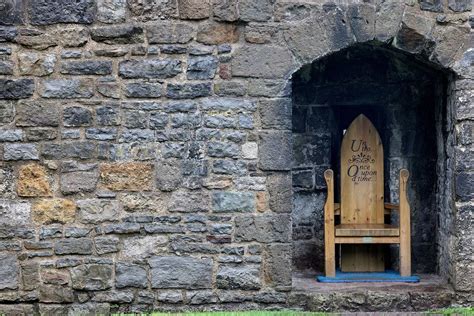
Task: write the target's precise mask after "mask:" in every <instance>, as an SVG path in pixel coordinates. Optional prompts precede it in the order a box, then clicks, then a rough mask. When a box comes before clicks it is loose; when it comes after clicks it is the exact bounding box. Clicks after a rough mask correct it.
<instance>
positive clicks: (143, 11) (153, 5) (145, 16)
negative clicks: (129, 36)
mask: <svg viewBox="0 0 474 316" xmlns="http://www.w3.org/2000/svg"><path fill="white" fill-rule="evenodd" d="M127 3H128V8H129V10H130V12H131V13H132V16H133V17H134V18H136V19H138V20H139V21H150V20H161V21H160V23H161V22H162V21H163V19H167V18H170V17H173V18H177V17H178V3H177V0H163V1H149V0H148V1H146V2H143V0H128V1H127Z"/></svg>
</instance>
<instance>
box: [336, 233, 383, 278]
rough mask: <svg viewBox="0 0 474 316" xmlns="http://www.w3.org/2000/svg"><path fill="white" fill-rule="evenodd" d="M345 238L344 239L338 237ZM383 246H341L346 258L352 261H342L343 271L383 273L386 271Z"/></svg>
mask: <svg viewBox="0 0 474 316" xmlns="http://www.w3.org/2000/svg"><path fill="white" fill-rule="evenodd" d="M336 238H344V237H336ZM382 247H383V245H374V244H364V245H361V244H352V245H350V244H349V245H348V244H345V245H341V251H342V253H343V255H344V256H346V258H347V257H350V258H351V259H352V260H341V271H344V272H346V271H350V272H375V271H377V272H382V271H384V270H385V263H384V253H383V248H382Z"/></svg>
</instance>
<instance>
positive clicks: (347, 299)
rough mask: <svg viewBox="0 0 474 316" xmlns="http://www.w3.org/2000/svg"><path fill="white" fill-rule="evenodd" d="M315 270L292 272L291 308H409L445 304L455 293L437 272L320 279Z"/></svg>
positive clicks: (452, 300)
mask: <svg viewBox="0 0 474 316" xmlns="http://www.w3.org/2000/svg"><path fill="white" fill-rule="evenodd" d="M315 276H316V274H315V273H296V274H294V275H293V289H292V292H291V293H290V296H289V298H288V306H289V307H290V308H300V309H304V310H308V311H321V312H335V311H338V312H341V311H350V312H374V311H377V312H385V311H386V312H389V311H398V312H409V311H426V310H433V309H439V308H445V307H449V306H451V305H452V304H453V303H455V296H456V293H455V292H454V290H453V289H452V287H451V286H450V285H449V284H447V282H446V281H445V280H443V279H442V278H441V277H439V276H437V275H432V274H422V275H420V278H421V281H420V283H390V282H380V283H366V284H364V283H337V284H336V283H331V284H330V283H319V282H317V281H316V280H315Z"/></svg>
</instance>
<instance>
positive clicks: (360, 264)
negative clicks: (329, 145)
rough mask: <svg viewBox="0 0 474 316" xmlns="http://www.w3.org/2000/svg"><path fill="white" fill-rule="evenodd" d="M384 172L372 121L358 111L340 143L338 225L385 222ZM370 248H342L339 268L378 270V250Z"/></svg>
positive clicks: (380, 147)
mask: <svg viewBox="0 0 474 316" xmlns="http://www.w3.org/2000/svg"><path fill="white" fill-rule="evenodd" d="M383 173H384V170H383V146H382V141H381V139H380V136H379V134H378V132H377V130H376V129H375V127H374V126H373V124H372V122H370V120H369V119H368V118H367V117H366V116H365V115H363V114H361V115H359V116H358V117H356V118H355V119H354V121H353V122H352V123H351V125H350V126H349V128H348V129H347V131H346V133H345V135H344V137H343V140H342V144H341V224H383V223H384V195H383V190H384V185H383ZM371 249H372V248H370V247H358V246H350V247H343V248H342V252H341V269H342V270H343V271H350V270H344V267H355V268H354V269H355V270H354V271H380V269H381V267H382V266H383V261H382V264H381V263H380V251H379V250H377V251H373V252H371ZM345 250H346V252H345ZM359 252H360V253H359ZM362 258H363V260H362ZM365 258H368V259H367V261H366V260H365ZM382 260H383V259H382ZM345 261H347V262H345ZM371 267H377V268H376V270H371V269H372V268H371ZM382 269H383V268H382Z"/></svg>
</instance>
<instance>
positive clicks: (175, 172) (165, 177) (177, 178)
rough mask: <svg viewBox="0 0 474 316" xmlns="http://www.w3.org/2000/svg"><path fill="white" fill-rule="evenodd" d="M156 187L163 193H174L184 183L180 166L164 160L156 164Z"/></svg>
mask: <svg viewBox="0 0 474 316" xmlns="http://www.w3.org/2000/svg"><path fill="white" fill-rule="evenodd" d="M155 169H156V187H157V188H158V189H160V190H161V191H173V190H176V189H177V188H179V186H180V185H181V183H182V181H183V177H182V171H181V168H180V164H179V162H177V161H173V160H171V161H170V160H162V161H160V162H159V163H157V164H156V168H155Z"/></svg>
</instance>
